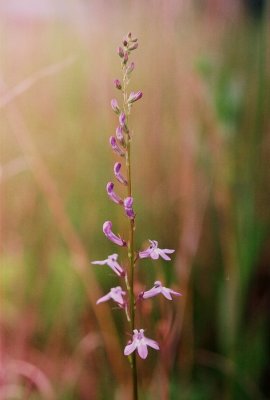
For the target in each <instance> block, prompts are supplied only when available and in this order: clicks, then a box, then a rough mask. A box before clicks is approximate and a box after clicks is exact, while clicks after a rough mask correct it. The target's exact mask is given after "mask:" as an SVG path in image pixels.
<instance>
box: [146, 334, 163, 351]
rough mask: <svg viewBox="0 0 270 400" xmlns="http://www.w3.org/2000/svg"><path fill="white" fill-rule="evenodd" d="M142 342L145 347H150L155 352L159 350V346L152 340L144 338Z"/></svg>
mask: <svg viewBox="0 0 270 400" xmlns="http://www.w3.org/2000/svg"><path fill="white" fill-rule="evenodd" d="M144 341H145V343H146V344H147V346H150V347H152V348H153V349H155V350H159V345H158V343H157V342H156V341H155V340H152V339H149V338H147V337H145V338H144Z"/></svg>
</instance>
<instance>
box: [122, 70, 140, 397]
mask: <svg viewBox="0 0 270 400" xmlns="http://www.w3.org/2000/svg"><path fill="white" fill-rule="evenodd" d="M127 83H128V82H127V74H126V71H125V68H123V98H124V104H123V108H124V112H125V114H126V118H127V124H128V115H129V110H128V112H127V110H126V106H127ZM130 142H131V139H130V135H129V133H127V134H126V146H127V147H126V149H127V152H126V168H127V180H128V187H127V189H128V190H127V191H128V196H129V197H131V196H132V184H131V148H130V147H131V146H130ZM134 231H135V223H134V220H133V219H130V222H129V244H128V258H129V283H128V285H127V287H128V292H129V316H130V327H131V331H132V332H131V334H133V330H134V329H135V301H134V267H135V258H134V254H135V249H134ZM131 369H132V387H133V400H138V399H139V397H138V377H137V366H136V353H135V352H133V353H132V355H131Z"/></svg>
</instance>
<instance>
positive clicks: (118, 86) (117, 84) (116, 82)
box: [113, 79, 122, 90]
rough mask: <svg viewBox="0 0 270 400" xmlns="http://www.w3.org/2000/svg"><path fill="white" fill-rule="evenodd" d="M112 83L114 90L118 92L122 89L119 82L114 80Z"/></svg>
mask: <svg viewBox="0 0 270 400" xmlns="http://www.w3.org/2000/svg"><path fill="white" fill-rule="evenodd" d="M113 83H114V86H115V87H116V89H119V90H121V89H122V85H121V82H120V81H119V79H115V80H114V81H113Z"/></svg>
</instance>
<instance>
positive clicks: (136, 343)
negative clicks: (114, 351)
mask: <svg viewBox="0 0 270 400" xmlns="http://www.w3.org/2000/svg"><path fill="white" fill-rule="evenodd" d="M132 339H133V340H132V342H131V343H129V344H128V345H127V346H126V347H125V350H124V354H125V356H128V355H130V354H131V353H133V351H134V350H136V349H137V351H138V354H139V356H140V357H141V358H143V359H145V358H146V357H147V355H148V349H147V346H150V347H152V348H153V349H155V350H159V345H158V343H157V342H156V341H155V340H152V339H149V338H147V337H145V336H144V329H140V330H139V331H138V330H137V329H134V331H133V338H132Z"/></svg>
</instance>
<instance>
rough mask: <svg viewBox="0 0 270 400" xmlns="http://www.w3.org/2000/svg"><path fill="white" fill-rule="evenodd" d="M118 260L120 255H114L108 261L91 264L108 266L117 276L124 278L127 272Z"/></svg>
mask: <svg viewBox="0 0 270 400" xmlns="http://www.w3.org/2000/svg"><path fill="white" fill-rule="evenodd" d="M117 259H118V254H112V255H110V256H108V258H107V259H106V260H102V261H92V262H91V264H96V265H108V267H110V268H111V269H112V270H113V272H115V273H116V275H118V276H124V275H125V271H124V270H123V268H122V267H121V265H120V264H119V263H118V262H117Z"/></svg>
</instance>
